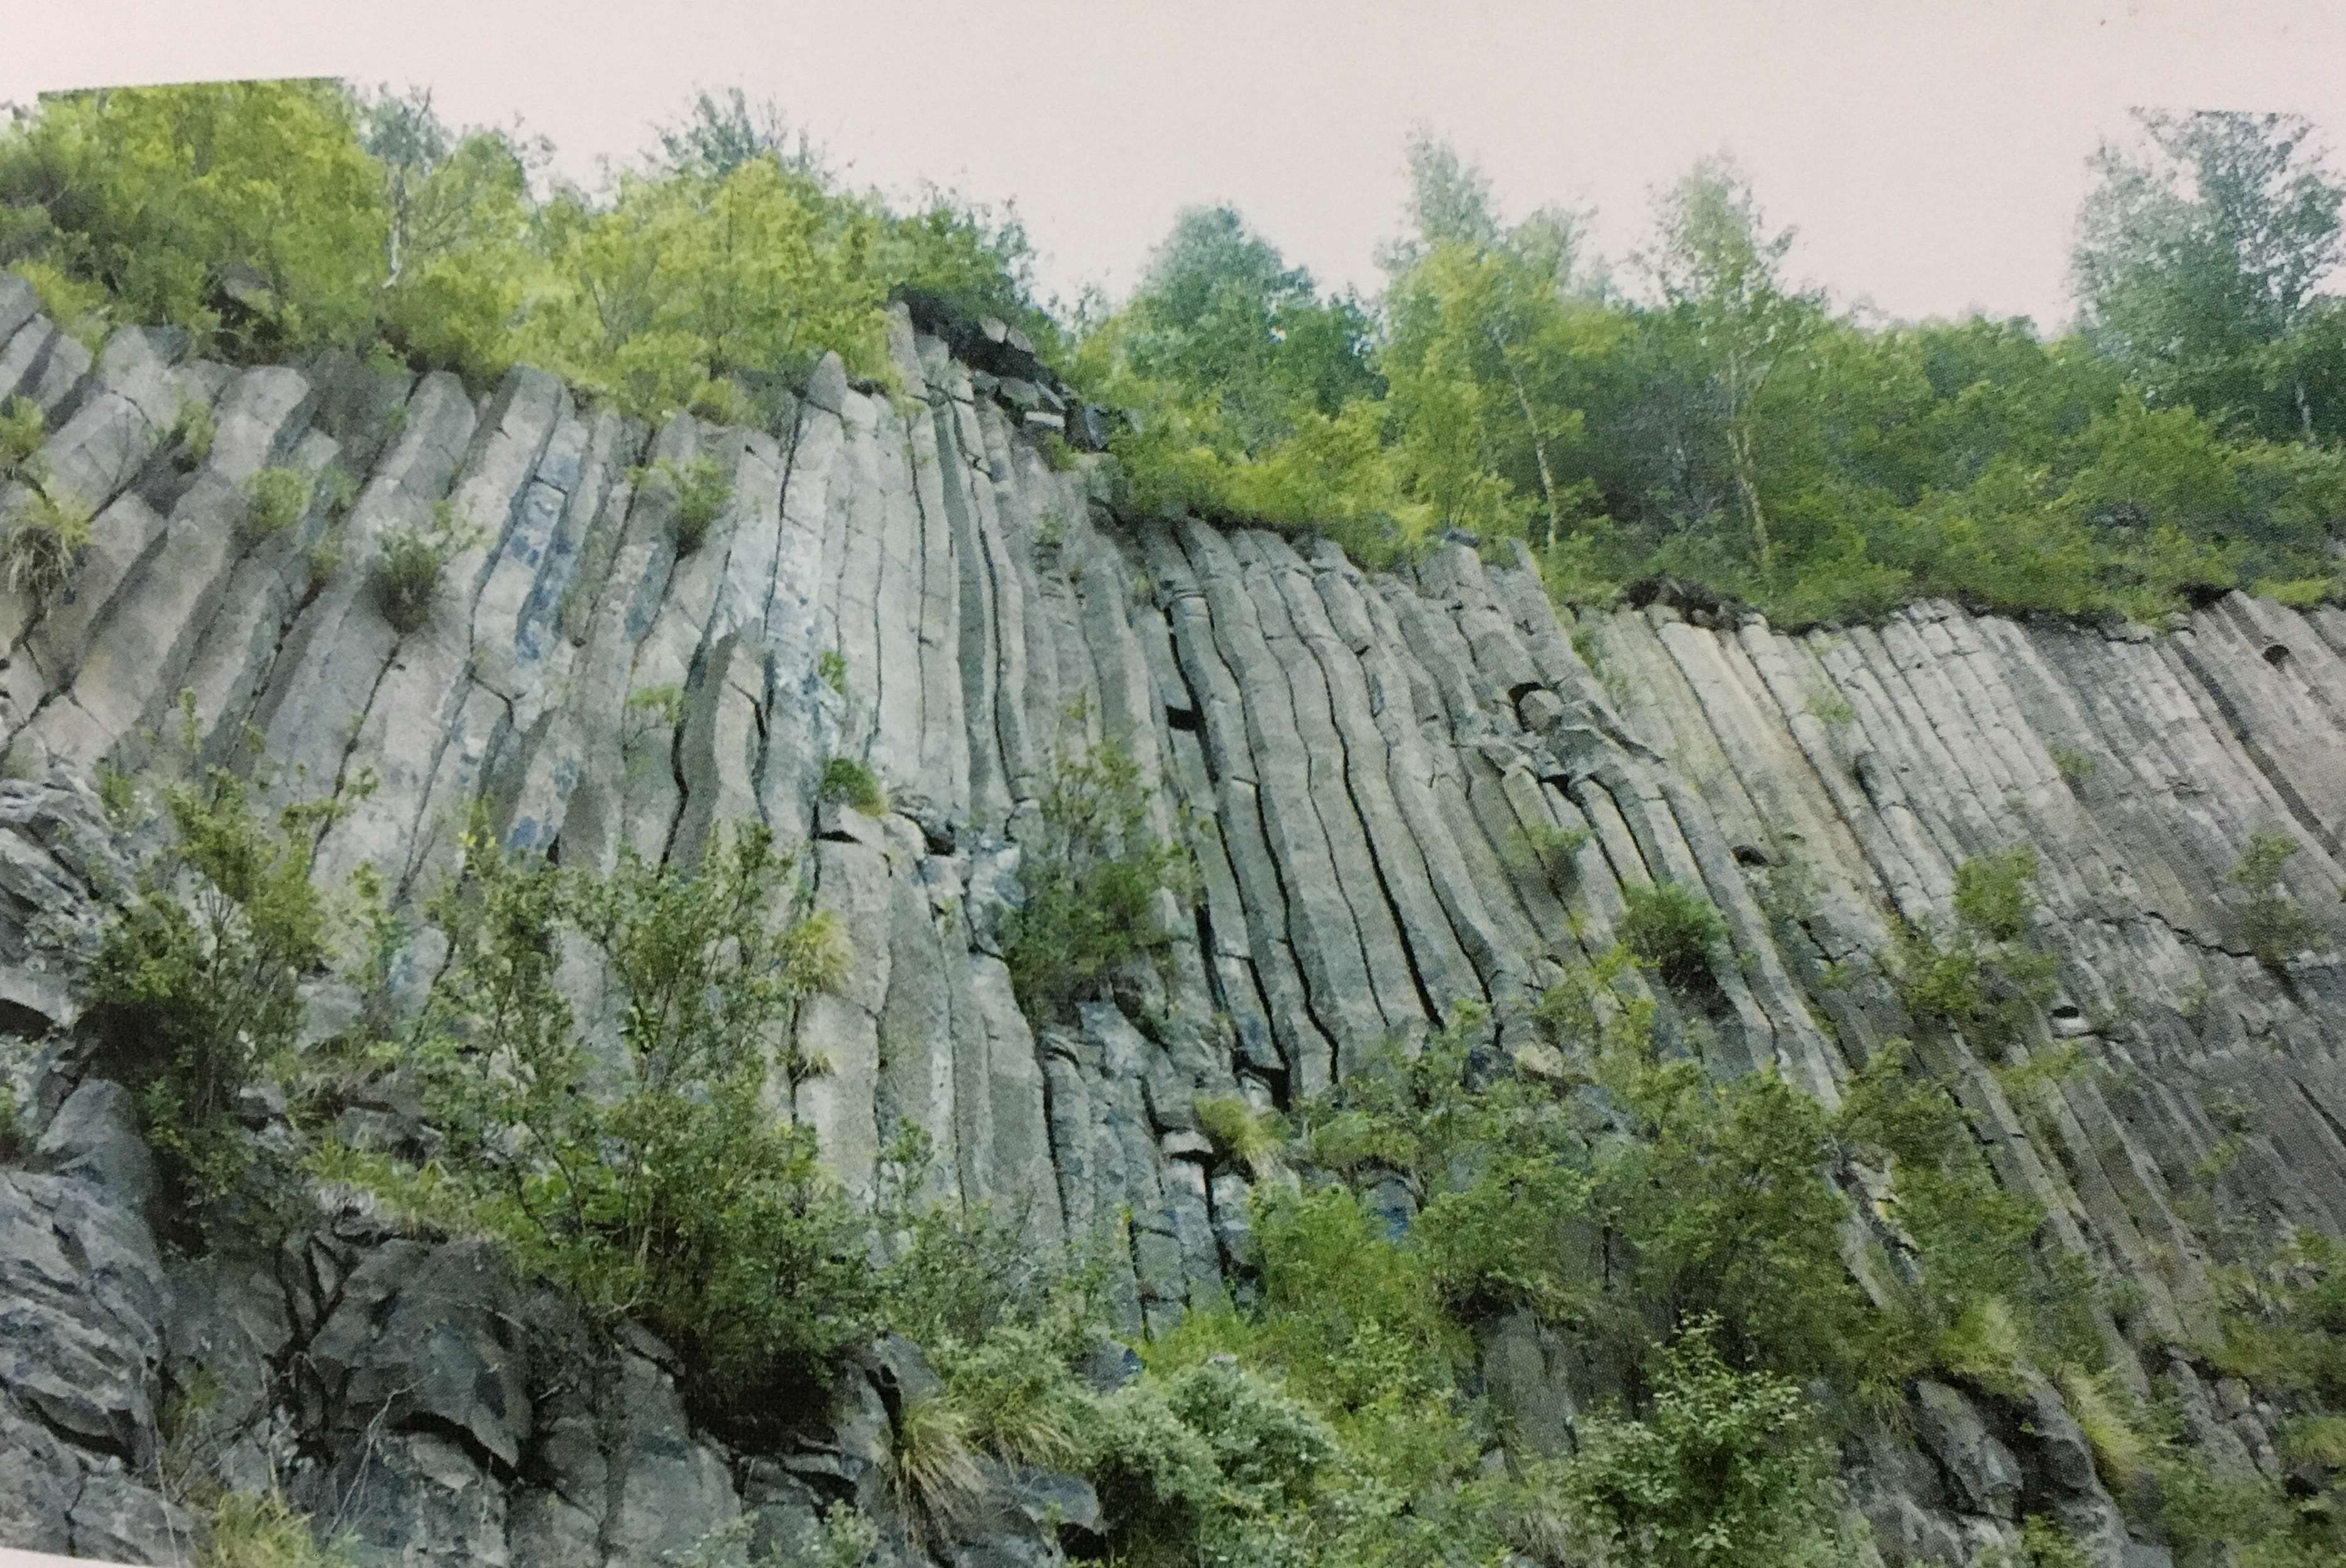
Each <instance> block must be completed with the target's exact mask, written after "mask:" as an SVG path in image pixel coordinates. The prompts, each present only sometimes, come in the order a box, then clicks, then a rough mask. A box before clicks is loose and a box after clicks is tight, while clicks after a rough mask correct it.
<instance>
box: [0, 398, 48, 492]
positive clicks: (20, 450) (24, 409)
mask: <svg viewBox="0 0 2346 1568" xmlns="http://www.w3.org/2000/svg"><path fill="white" fill-rule="evenodd" d="M47 435H48V421H47V420H46V418H45V417H44V416H43V415H42V413H41V405H40V404H39V403H36V402H34V401H33V400H32V399H31V398H28V397H12V398H10V399H9V400H8V401H7V402H6V403H5V404H0V479H14V478H17V477H19V476H21V475H23V474H25V473H26V464H28V463H32V462H33V459H34V456H35V454H36V453H38V452H39V451H40V450H41V443H42V442H43V441H44V440H46V438H47Z"/></svg>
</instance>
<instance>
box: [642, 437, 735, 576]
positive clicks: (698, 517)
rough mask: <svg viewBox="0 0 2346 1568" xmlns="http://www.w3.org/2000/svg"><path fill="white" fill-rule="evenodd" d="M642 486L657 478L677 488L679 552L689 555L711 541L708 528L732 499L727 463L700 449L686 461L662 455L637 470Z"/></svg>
mask: <svg viewBox="0 0 2346 1568" xmlns="http://www.w3.org/2000/svg"><path fill="white" fill-rule="evenodd" d="M633 477H634V479H635V482H636V484H637V486H638V487H639V488H640V487H642V486H645V485H648V484H652V483H654V482H655V481H658V482H663V483H665V484H668V487H669V488H671V489H673V490H674V491H675V492H676V553H677V554H678V555H691V554H692V553H693V552H694V551H696V550H698V549H699V548H700V547H701V545H705V544H707V543H708V542H709V529H710V528H712V527H713V526H715V525H716V523H717V519H718V518H719V516H720V515H722V514H723V513H724V511H725V508H726V507H727V506H728V505H729V504H731V503H732V500H733V482H732V480H731V479H730V478H729V477H728V476H727V474H726V473H725V465H724V464H723V463H719V462H718V461H717V460H716V459H715V458H713V457H711V456H709V454H708V453H705V452H704V453H699V454H698V455H697V456H694V457H691V458H689V459H688V460H686V461H685V462H683V463H678V462H677V461H676V460H675V459H674V458H670V457H663V458H661V459H660V460H659V461H658V463H652V464H650V465H649V466H648V467H645V468H639V469H637V471H636V473H635V474H634V476H633Z"/></svg>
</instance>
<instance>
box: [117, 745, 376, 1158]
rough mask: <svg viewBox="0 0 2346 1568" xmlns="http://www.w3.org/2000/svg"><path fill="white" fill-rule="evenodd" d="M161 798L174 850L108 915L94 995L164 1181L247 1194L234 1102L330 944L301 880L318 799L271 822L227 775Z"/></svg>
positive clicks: (282, 1043) (296, 1019)
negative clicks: (134, 893)
mask: <svg viewBox="0 0 2346 1568" xmlns="http://www.w3.org/2000/svg"><path fill="white" fill-rule="evenodd" d="M163 804H164V809H165V811H166V814H167V816H168V820H169V823H170V829H171V839H170V842H169V845H168V849H167V850H165V851H164V852H163V853H162V855H161V856H160V857H159V858H158V860H156V861H155V862H154V864H152V865H151V866H149V867H148V870H147V871H146V874H145V876H144V878H143V880H142V885H141V887H140V890H139V891H138V894H137V896H136V897H135V898H133V899H132V901H130V902H129V903H128V906H126V907H125V908H124V909H123V911H121V912H120V913H119V914H117V916H116V917H115V919H114V920H113V921H112V922H111V923H109V924H108V925H107V929H106V932H105V934H104V936H103V938H102V940H101V942H100V943H99V947H98V952H97V961H96V962H94V963H93V964H92V966H91V968H90V974H89V995H90V1003H91V1013H92V1022H93V1024H94V1026H95V1027H96V1029H97V1033H98V1036H99V1039H100V1040H101V1042H102V1043H103V1044H104V1048H105V1050H106V1052H107V1058H108V1060H109V1062H110V1063H111V1064H113V1070H114V1071H115V1072H116V1073H117V1075H119V1076H120V1077H122V1079H123V1080H124V1081H125V1082H126V1083H127V1084H129V1085H130V1086H131V1087H132V1088H133V1089H134V1090H135V1091H136V1092H137V1093H138V1096H139V1104H140V1107H141V1111H142V1113H143V1117H144V1121H145V1128H146V1133H147V1137H148V1142H149V1143H150V1144H152V1145H154V1148H155V1152H156V1154H157V1156H158V1158H159V1160H160V1162H161V1165H162V1166H163V1173H164V1176H165V1177H166V1179H167V1182H168V1186H170V1188H171V1190H172V1191H173V1192H174V1193H175V1194H176V1195H178V1196H180V1197H181V1198H183V1199H184V1200H186V1201H189V1202H192V1203H197V1204H202V1203H207V1202H209V1201H212V1200H216V1199H221V1198H226V1197H230V1196H249V1195H247V1194H244V1193H242V1192H241V1190H240V1189H241V1188H242V1187H243V1186H245V1182H244V1178H245V1176H246V1174H247V1172H248V1170H249V1169H250V1167H251V1165H252V1162H253V1160H254V1159H255V1157H256V1147H255V1145H254V1144H253V1142H252V1140H251V1139H250V1138H249V1137H247V1136H246V1135H244V1132H243V1129H242V1127H241V1125H240V1122H239V1120H238V1111H239V1100H240V1096H241V1095H243V1093H244V1091H245V1090H247V1089H248V1088H250V1087H252V1086H254V1085H256V1084H260V1083H262V1082H264V1081H266V1080H267V1079H268V1078H269V1077H270V1076H271V1075H272V1074H273V1073H274V1072H275V1071H276V1070H277V1067H278V1064H279V1062H280V1059H281V1058H282V1057H283V1056H284V1055H285V1054H286V1053H288V1052H290V1051H291V1048H292V1045H293V1043H294V1041H295V1039H296V1037H297V1036H298V1034H299V1033H300V1029H301V1011H302V1008H301V996H300V990H299V988H300V986H301V982H302V980H303V979H304V978H305V977H306V976H308V975H309V974H310V973H311V972H312V971H314V970H316V969H317V968H318V967H319V966H321V964H322V963H323V962H325V961H326V959H327V957H328V956H329V953H330V951H331V922H330V920H329V917H328V912H327V908H326V904H325V901H324V900H323V899H322V897H321V895H320V893H319V892H318V891H317V889H316V888H314V887H313V886H311V881H310V865H311V860H310V853H311V844H312V843H313V842H314V841H315V839H316V835H317V832H318V830H319V825H320V823H321V820H322V818H323V815H324V813H325V810H326V808H323V807H321V806H317V805H302V806H296V807H293V808H290V809H287V810H286V811H285V812H283V813H281V814H280V816H279V818H278V819H277V820H276V821H275V822H273V823H271V822H270V821H269V820H266V819H264V818H262V817H261V816H260V815H259V814H257V813H256V812H255V811H254V809H252V806H251V804H250V793H249V789H248V787H247V786H246V784H245V783H244V782H243V781H242V780H240V779H237V778H236V777H235V776H234V775H232V774H230V773H228V772H226V771H223V770H214V771H212V772H210V773H209V774H207V775H206V776H204V778H203V779H201V780H200V781H199V782H198V783H194V784H182V785H176V786H172V787H171V788H169V789H166V790H165V791H164V794H163ZM182 890H185V891H182Z"/></svg>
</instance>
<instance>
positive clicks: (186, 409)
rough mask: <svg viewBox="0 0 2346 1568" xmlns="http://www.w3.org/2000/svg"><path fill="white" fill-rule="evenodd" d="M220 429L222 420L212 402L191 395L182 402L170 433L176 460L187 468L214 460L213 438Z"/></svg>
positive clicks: (169, 437)
mask: <svg viewBox="0 0 2346 1568" xmlns="http://www.w3.org/2000/svg"><path fill="white" fill-rule="evenodd" d="M218 435H219V420H218V418H217V416H215V415H214V414H213V412H212V405H211V404H209V403H208V402H204V401H203V400H202V399H200V398H190V399H189V400H188V401H187V402H183V403H181V404H180V405H179V413H178V415H177V416H176V417H175V418H174V419H173V420H172V421H171V429H170V431H169V433H168V437H167V439H168V441H169V443H170V444H171V447H172V457H173V460H174V461H175V462H177V463H179V466H180V467H181V468H183V469H195V468H201V467H202V466H203V465H204V464H205V463H209V461H211V455H212V442H213V440H214V439H215V438H216V437H217V436H218Z"/></svg>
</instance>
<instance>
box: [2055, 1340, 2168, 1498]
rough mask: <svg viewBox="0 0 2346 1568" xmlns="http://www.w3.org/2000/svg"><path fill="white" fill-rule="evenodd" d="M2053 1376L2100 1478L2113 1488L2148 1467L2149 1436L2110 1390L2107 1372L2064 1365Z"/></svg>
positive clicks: (2117, 1489)
mask: <svg viewBox="0 0 2346 1568" xmlns="http://www.w3.org/2000/svg"><path fill="white" fill-rule="evenodd" d="M2054 1380H2055V1382H2056V1383H2058V1384H2059V1385H2060V1387H2061V1398H2062V1400H2064V1401H2065V1402H2066V1403H2067V1405H2068V1407H2069V1413H2070V1414H2071V1415H2073V1416H2075V1417H2076V1419H2077V1425H2078V1427H2079V1428H2080V1429H2081V1430H2083V1431H2084V1432H2085V1434H2086V1442H2087V1443H2088V1444H2090V1445H2091V1446H2092V1448H2093V1451H2094V1465H2095V1468H2096V1469H2097V1470H2099V1471H2101V1472H2102V1481H2103V1482H2104V1483H2105V1484H2106V1485H2107V1486H2108V1487H2109V1488H2110V1489H2111V1490H2112V1491H2113V1492H2124V1491H2126V1490H2127V1488H2129V1487H2131V1486H2133V1485H2134V1483H2135V1482H2136V1481H2138V1480H2140V1479H2141V1478H2142V1475H2143V1473H2144V1471H2147V1470H2148V1469H2149V1467H2150V1459H2151V1444H2150V1440H2149V1439H2148V1438H2147V1437H2145V1436H2144V1435H2143V1433H2142V1431H2141V1429H2140V1428H2138V1427H2137V1425H2136V1424H2135V1421H2134V1418H2133V1416H2132V1415H2131V1413H2130V1412H2129V1411H2128V1410H2127V1408H2126V1406H2125V1404H2124V1403H2123V1402H2121V1400H2120V1399H2119V1397H2118V1396H2117V1394H2115V1393H2113V1392H2112V1391H2111V1390H2110V1383H2109V1376H2108V1374H2107V1373H2106V1372H2091V1371H2087V1370H2086V1369H2084V1368H2082V1367H2076V1366H2067V1367H2063V1368H2062V1369H2060V1370H2059V1371H2058V1372H2056V1373H2055V1375H2054Z"/></svg>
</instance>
